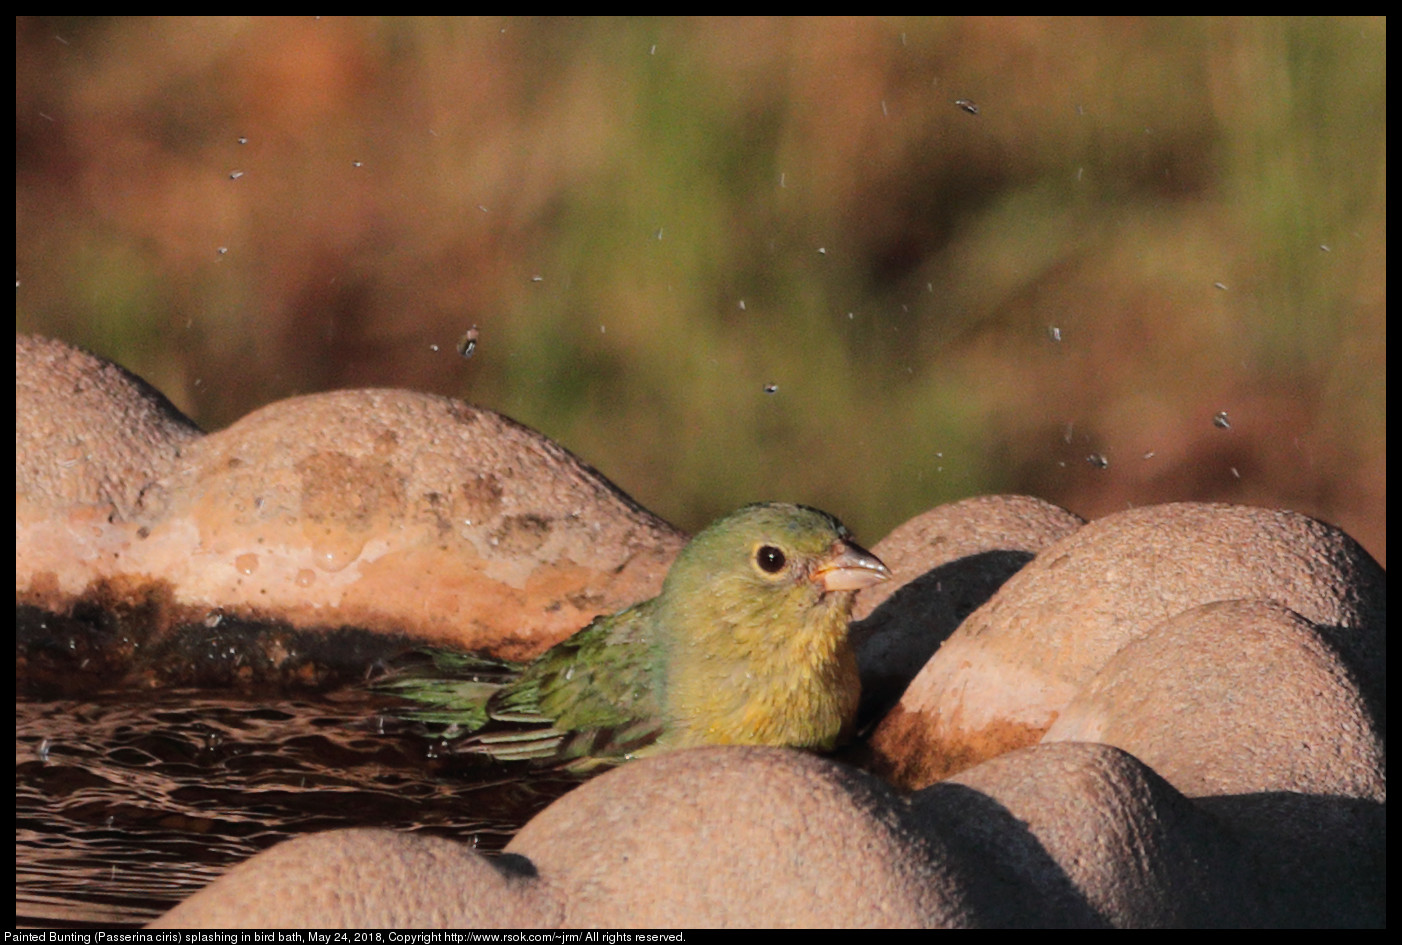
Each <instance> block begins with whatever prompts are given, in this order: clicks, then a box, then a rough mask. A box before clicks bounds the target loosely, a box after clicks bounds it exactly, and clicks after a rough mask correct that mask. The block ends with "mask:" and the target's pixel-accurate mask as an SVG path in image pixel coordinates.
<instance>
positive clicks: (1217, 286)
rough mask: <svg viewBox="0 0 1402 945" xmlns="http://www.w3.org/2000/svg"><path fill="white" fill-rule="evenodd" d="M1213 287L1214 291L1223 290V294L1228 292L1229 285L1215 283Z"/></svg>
mask: <svg viewBox="0 0 1402 945" xmlns="http://www.w3.org/2000/svg"><path fill="white" fill-rule="evenodd" d="M1212 287H1213V288H1214V289H1221V290H1222V291H1223V292H1226V291H1227V284H1226V283H1225V282H1214V283H1212Z"/></svg>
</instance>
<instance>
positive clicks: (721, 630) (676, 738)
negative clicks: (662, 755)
mask: <svg viewBox="0 0 1402 945" xmlns="http://www.w3.org/2000/svg"><path fill="white" fill-rule="evenodd" d="M805 584H806V582H805ZM796 593H812V594H813V598H814V599H811V600H808V601H805V602H803V603H804V606H801V607H793V608H788V607H781V608H777V609H776V608H774V607H772V606H768V607H766V606H754V607H751V608H748V609H747V608H746V607H744V606H740V607H737V606H734V605H731V606H719V604H718V603H717V602H719V601H732V600H734V599H735V597H734V596H731V595H724V594H722V595H715V596H709V597H707V598H706V599H705V600H703V601H701V602H700V603H699V604H698V605H696V606H694V607H693V609H692V611H691V612H690V613H686V614H675V615H669V616H670V617H671V619H664V620H662V621H661V622H662V624H663V625H664V626H667V627H669V628H673V629H676V628H680V631H681V632H677V633H672V634H669V635H668V639H667V641H666V646H667V648H668V654H667V658H666V659H665V661H664V663H663V665H664V666H665V674H666V680H665V685H664V689H663V691H664V701H665V712H666V714H667V717H668V725H667V726H666V735H664V737H663V739H662V741H663V742H664V743H665V747H676V748H681V747H688V746H692V745H715V744H740V745H781V746H791V747H805V748H806V747H813V748H823V749H826V748H831V747H833V746H834V745H835V744H836V743H837V742H838V740H839V738H840V737H841V736H843V735H845V734H846V733H847V732H848V730H849V729H850V727H851V724H852V720H853V718H854V716H855V714H856V709H857V700H858V697H859V695H860V690H861V683H860V681H859V679H858V675H857V661H856V656H855V655H854V653H853V651H852V648H851V645H850V643H849V642H848V636H847V630H848V623H849V621H850V619H851V612H852V599H853V595H852V594H851V593H849V592H837V593H830V594H827V595H824V596H822V597H821V598H818V597H817V595H816V592H814V591H812V589H811V588H810V587H804V588H800V589H797V590H796ZM741 599H742V600H743V598H741ZM784 613H803V614H804V619H803V620H801V621H785V620H784V619H783V618H782V614H784ZM790 623H792V625H789V624H790Z"/></svg>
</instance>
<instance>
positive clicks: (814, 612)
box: [384, 503, 891, 768]
mask: <svg viewBox="0 0 1402 945" xmlns="http://www.w3.org/2000/svg"><path fill="white" fill-rule="evenodd" d="M890 577H891V572H890V571H889V570H888V569H887V568H886V565H884V564H882V563H881V561H880V560H879V559H878V558H877V557H876V556H875V555H873V554H872V553H871V552H869V551H867V550H865V549H864V548H862V547H860V546H859V545H857V544H856V543H854V542H853V541H852V538H851V535H850V534H849V532H848V531H847V529H846V527H844V526H843V525H842V523H841V522H839V521H838V520H837V519H835V518H833V517H832V516H831V515H829V514H827V513H826V512H820V511H818V510H817V509H812V508H808V507H806V506H801V505H788V504H782V503H762V504H756V505H748V506H745V507H744V508H742V509H740V510H738V511H736V512H734V513H732V514H730V515H728V516H726V517H725V518H722V519H720V520H719V521H717V522H715V523H714V524H712V525H711V526H709V527H708V528H706V529H705V530H704V531H702V532H700V533H699V534H697V535H696V537H695V538H693V539H692V540H691V542H690V543H689V544H687V546H686V547H685V548H683V549H682V551H681V553H680V554H678V555H677V558H676V560H675V561H674V562H673V563H672V567H671V570H670V571H668V572H667V577H666V580H665V581H664V582H663V584H662V593H661V594H659V595H658V596H657V597H654V598H652V599H651V600H647V601H644V602H642V603H640V604H635V605H634V606H632V607H630V608H628V609H627V610H624V611H621V612H619V613H616V614H613V615H611V616H607V617H599V618H597V619H595V620H594V621H593V622H592V623H590V624H589V625H588V626H587V627H585V628H584V629H583V630H580V631H579V632H578V633H576V634H574V636H572V637H570V638H569V639H567V640H564V641H563V642H561V643H559V644H557V645H556V646H554V647H552V648H551V649H549V650H547V651H546V652H545V653H543V654H542V655H541V656H540V657H538V658H537V659H536V660H534V661H533V662H531V663H529V664H526V665H524V666H518V665H511V664H501V663H497V664H495V665H496V666H497V667H499V668H504V669H506V670H508V671H509V673H510V675H509V676H508V677H507V679H508V680H509V681H496V682H485V681H482V680H481V679H480V678H479V679H475V680H474V679H462V678H457V679H454V678H451V677H452V674H453V673H455V672H456V673H459V674H462V673H466V674H475V673H478V672H480V670H481V669H482V668H483V665H484V661H483V660H481V659H480V658H478V657H472V656H465V655H462V654H448V653H439V654H437V655H436V656H435V658H434V667H433V670H432V671H431V672H429V673H419V674H417V675H411V676H409V677H400V678H395V679H391V680H390V681H388V682H387V683H386V684H384V687H385V688H389V689H392V690H394V691H395V692H397V693H398V694H399V695H401V696H404V697H407V698H409V699H412V700H414V701H416V702H419V703H420V704H422V705H423V708H422V709H421V710H420V711H418V712H417V713H416V714H415V715H416V717H417V718H420V719H425V720H429V721H435V722H450V723H455V724H456V725H458V726H459V727H460V728H463V729H467V730H468V731H477V730H479V729H482V731H478V732H477V734H476V735H473V736H472V737H471V738H470V739H467V740H465V741H464V742H463V743H462V747H463V748H465V749H466V750H468V751H474V752H482V753H485V754H488V755H491V756H493V757H496V758H498V759H503V760H511V759H548V760H551V761H556V762H566V763H569V765H570V766H571V767H576V768H587V767H591V766H593V764H597V763H600V762H610V761H612V762H617V761H623V760H626V759H628V758H633V757H638V756H641V755H646V754H651V753H654V752H659V751H667V750H670V749H674V748H688V747H692V746H696V745H782V746H790V747H794V748H814V749H820V750H826V749H831V748H833V747H835V746H836V745H837V744H838V743H839V742H840V741H842V740H843V739H844V738H845V737H846V736H847V735H848V734H850V731H851V728H852V723H853V718H854V716H855V714H856V711H857V701H858V697H859V695H860V692H861V683H860V682H859V680H858V677H857V661H856V657H855V655H854V654H853V651H852V648H851V646H850V645H849V643H848V639H847V627H848V622H849V620H850V618H851V613H852V601H853V598H854V596H855V593H856V592H857V591H858V590H860V589H861V588H864V587H868V586H870V585H872V584H877V583H879V582H881V581H885V580H888V579H889V578H890ZM489 723H501V724H500V725H491V724H489Z"/></svg>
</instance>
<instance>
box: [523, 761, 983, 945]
mask: <svg viewBox="0 0 1402 945" xmlns="http://www.w3.org/2000/svg"><path fill="white" fill-rule="evenodd" d="M905 816H906V806H905V803H904V802H903V801H902V800H901V799H900V798H899V797H898V796H897V795H895V794H894V792H892V791H890V790H889V789H888V788H887V787H886V786H885V785H882V784H881V783H880V782H877V781H876V780H874V779H872V778H870V777H868V776H866V775H863V774H861V773H859V772H857V771H855V770H853V769H851V768H847V767H845V766H842V765H838V764H836V763H834V762H831V761H827V760H825V759H821V758H817V757H814V756H812V755H807V754H803V753H800V752H795V751H788V750H785V749H775V748H736V747H724V748H703V749H697V750H694V751H682V752H672V753H669V754H667V755H663V756H659V757H657V758H655V759H649V760H648V761H646V762H638V763H634V764H629V765H625V766H623V767H621V768H618V769H616V770H614V771H611V772H609V773H608V774H606V775H604V776H602V777H600V778H598V779H596V780H594V781H590V782H589V783H587V784H585V785H583V786H582V787H580V788H578V789H576V790H575V791H573V792H571V793H569V794H567V795H565V796H564V797H562V798H561V799H560V800H558V801H556V802H555V803H554V804H553V805H551V806H550V807H548V808H546V809H545V810H544V811H542V812H541V813H540V814H538V815H537V816H536V817H535V818H534V819H533V820H532V821H531V822H530V823H528V824H526V826H525V827H524V828H522V830H521V832H520V833H519V834H517V835H516V837H515V839H513V840H512V841H511V843H510V844H509V845H508V846H507V848H506V849H507V850H508V851H509V852H513V853H519V854H521V855H523V856H526V857H528V858H529V859H530V860H531V862H533V863H534V864H535V866H536V868H537V869H538V870H539V871H540V875H541V878H542V879H543V880H546V881H548V882H550V883H551V884H552V885H553V886H554V888H556V889H557V890H559V892H560V895H561V900H562V902H563V905H564V923H565V925H567V926H575V927H579V926H586V927H587V926H595V925H602V926H618V925H621V924H628V925H635V926H644V927H649V926H660V927H678V926H680V927H684V928H685V927H693V926H705V927H714V926H738V927H745V926H768V927H775V926H778V927H810V928H842V927H858V926H860V927H887V928H890V927H911V926H915V927H931V926H955V925H967V924H970V923H972V922H975V921H977V919H976V917H974V916H973V915H971V914H970V913H969V912H968V909H967V902H968V900H969V898H970V892H969V888H968V885H969V883H970V882H976V881H977V877H976V876H974V877H964V876H959V875H957V874H955V873H953V872H951V871H950V870H949V869H948V867H947V864H946V860H945V857H944V854H943V851H942V850H941V849H940V848H939V844H938V838H927V839H928V842H922V841H921V839H920V838H919V837H918V836H916V835H915V834H914V833H912V832H911V831H910V830H909V828H908V826H907V825H906V823H905V820H904V818H905Z"/></svg>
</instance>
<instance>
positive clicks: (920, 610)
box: [852, 495, 1085, 723]
mask: <svg viewBox="0 0 1402 945" xmlns="http://www.w3.org/2000/svg"><path fill="white" fill-rule="evenodd" d="M1084 524H1085V522H1084V520H1083V519H1082V518H1081V517H1080V516H1078V515H1075V514H1073V513H1071V512H1068V511H1066V510H1065V509H1063V508H1061V507H1060V506H1056V505H1053V504H1051V503H1050V502H1046V501H1043V500H1042V499H1036V498H1033V497H1032V496H1025V495H987V496H975V497H974V498H972V499H964V500H963V501H960V502H951V503H949V504H948V505H941V506H938V507H936V508H933V509H931V510H930V511H928V512H925V513H923V514H921V515H917V516H916V517H915V518H913V519H911V520H910V521H908V522H906V523H904V524H903V525H900V526H898V527H897V528H896V529H895V530H894V531H892V532H891V534H889V535H887V536H886V537H885V538H883V539H881V541H879V542H877V543H876V545H875V546H874V547H873V548H872V552H873V553H875V554H876V556H877V557H879V558H880V559H881V560H882V561H884V562H885V563H886V566H887V567H889V568H890V569H891V573H892V575H893V576H894V580H892V581H889V582H887V583H885V584H878V585H877V586H875V587H872V588H869V589H867V590H866V591H864V592H863V593H862V594H861V595H859V596H858V597H857V606H856V609H855V610H854V612H853V618H854V622H853V624H852V641H853V645H854V646H855V648H856V650H857V663H858V666H859V668H860V670H861V674H862V709H861V712H860V713H859V719H860V720H861V722H862V723H865V722H867V721H875V719H876V718H878V717H879V716H881V715H884V714H885V713H886V711H887V710H889V709H890V708H891V706H892V705H894V704H895V702H896V700H897V699H899V698H900V696H901V693H902V692H904V691H905V687H906V686H907V685H908V684H909V683H910V681H911V679H913V678H914V677H915V674H916V673H918V672H919V671H920V668H921V667H922V666H924V665H925V663H926V661H927V660H929V658H930V657H931V655H933V654H934V652H935V650H936V649H938V648H939V646H940V644H942V643H943V642H944V641H945V640H946V639H947V638H948V637H949V635H950V634H951V633H953V632H954V631H955V629H956V628H957V627H958V626H959V624H961V623H963V622H964V618H965V617H967V616H969V614H971V613H973V612H974V611H975V610H977V609H978V608H979V607H980V606H982V604H983V603H984V602H985V601H987V600H988V598H990V597H992V596H993V593H994V592H995V591H996V590H998V588H1000V587H1002V585H1003V583H1004V582H1005V581H1007V580H1008V578H1010V577H1012V576H1013V575H1014V574H1016V573H1017V572H1018V571H1019V570H1021V569H1022V567H1023V565H1025V564H1027V562H1028V561H1031V560H1032V558H1033V557H1035V556H1036V554H1037V552H1039V551H1041V550H1042V549H1043V548H1045V547H1047V546H1048V545H1050V544H1052V543H1054V542H1056V541H1058V540H1060V539H1061V538H1064V537H1065V536H1066V535H1069V534H1070V533H1071V532H1074V531H1075V530H1076V529H1078V528H1080V527H1081V526H1082V525H1084Z"/></svg>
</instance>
